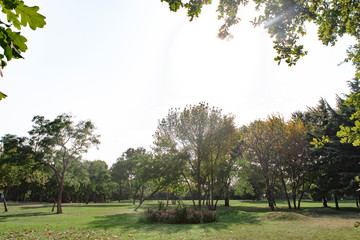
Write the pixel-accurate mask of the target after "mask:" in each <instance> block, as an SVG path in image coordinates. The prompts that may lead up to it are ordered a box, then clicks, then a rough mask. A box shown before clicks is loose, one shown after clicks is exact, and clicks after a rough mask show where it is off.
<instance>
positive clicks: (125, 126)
mask: <svg viewBox="0 0 360 240" xmlns="http://www.w3.org/2000/svg"><path fill="white" fill-rule="evenodd" d="M25 3H26V4H27V5H29V6H33V5H37V6H39V7H40V11H39V12H40V13H41V14H43V15H45V16H46V22H47V25H46V26H45V27H44V28H43V29H37V30H36V31H32V30H27V29H26V30H25V29H24V30H23V34H24V35H25V36H26V37H27V39H28V43H27V44H28V48H29V49H28V50H27V51H26V53H24V57H25V59H24V60H12V61H10V62H9V63H8V66H7V67H6V68H5V69H4V70H3V73H4V77H3V78H2V79H0V91H2V92H4V93H5V94H7V95H8V97H7V98H6V99H4V100H2V101H1V102H0V116H1V117H0V126H1V127H0V136H3V135H5V134H7V133H10V134H15V135H18V136H28V133H27V132H28V131H29V130H31V127H32V122H31V120H32V118H33V116H35V115H42V116H45V117H46V118H47V119H50V120H52V119H54V118H55V117H56V116H58V115H59V114H62V113H71V114H72V115H73V116H74V121H75V122H77V121H80V120H88V119H90V120H91V121H92V122H93V123H94V124H95V126H96V127H97V130H96V133H98V134H100V135H101V138H100V141H101V144H100V145H99V148H98V149H90V151H89V152H88V153H87V154H86V155H85V156H84V158H85V159H87V160H104V161H106V162H107V163H108V165H109V166H111V164H113V163H114V162H115V161H116V159H117V158H118V157H120V156H121V154H122V153H123V152H124V151H126V150H127V149H128V148H130V147H132V148H136V147H140V146H142V147H145V148H147V149H149V150H150V147H151V144H152V142H153V134H154V133H155V131H156V128H157V125H158V121H159V120H160V119H162V118H165V117H166V115H167V113H168V110H169V109H170V108H181V109H182V108H184V107H185V106H186V105H190V104H192V105H194V104H198V103H199V102H207V103H209V105H210V106H215V107H218V108H221V109H222V110H223V113H224V114H229V113H231V114H233V115H235V116H236V119H235V121H236V124H237V126H241V125H244V124H248V123H250V122H251V121H254V120H256V119H264V118H266V117H267V115H270V114H272V113H280V114H281V115H282V116H283V117H284V118H285V119H287V118H289V116H290V114H291V113H292V112H295V111H297V110H300V111H305V110H306V109H307V107H314V106H316V104H317V103H318V101H319V99H320V98H321V97H322V98H324V99H326V100H327V101H328V102H329V103H330V104H331V105H333V106H335V99H336V95H337V94H338V95H340V96H341V94H343V93H348V91H349V90H348V87H347V83H346V81H348V80H351V79H352V78H353V76H354V67H353V66H352V65H351V64H342V65H339V63H340V62H341V61H342V60H343V59H344V58H345V56H346V48H347V47H348V46H349V44H351V42H352V39H350V38H348V37H344V38H343V39H340V40H339V41H338V43H337V44H336V46H335V47H326V46H323V45H322V44H321V42H320V41H319V40H318V39H317V36H316V28H315V26H313V25H307V30H308V34H307V35H306V36H305V37H304V38H303V39H302V40H301V42H302V43H304V45H305V49H306V50H308V51H309V54H308V55H307V56H305V57H304V58H302V59H300V61H299V63H298V64H297V65H296V66H292V67H288V66H287V65H286V64H281V65H278V64H277V62H275V61H274V60H273V59H274V57H275V56H276V52H275V50H274V49H273V43H272V40H271V38H270V37H269V35H268V34H267V32H266V29H264V28H263V27H257V28H254V27H253V26H252V25H251V24H250V23H249V21H250V20H252V19H253V18H254V14H255V12H254V11H253V10H252V8H251V6H248V7H246V8H243V9H241V10H240V13H239V16H240V17H241V19H242V21H241V22H240V23H239V24H238V25H236V26H234V27H233V28H232V29H231V32H232V34H233V35H234V38H233V39H231V40H220V39H218V38H217V32H218V29H219V27H220V26H221V24H222V22H221V21H219V20H217V13H216V3H217V1H213V4H212V5H210V6H204V8H203V11H202V14H201V16H200V18H198V19H195V20H194V21H192V22H189V18H188V17H187V16H186V13H185V12H184V11H180V12H178V13H172V12H170V11H169V8H168V5H167V4H166V3H162V2H161V1H160V0H132V1H128V0H106V1H95V0H76V1H70V0H61V1H60V0H52V1H48V0H36V1H35V0H28V1H25Z"/></svg>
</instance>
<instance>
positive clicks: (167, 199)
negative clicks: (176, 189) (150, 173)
mask: <svg viewBox="0 0 360 240" xmlns="http://www.w3.org/2000/svg"><path fill="white" fill-rule="evenodd" d="M168 206H169V192H166V207H168Z"/></svg>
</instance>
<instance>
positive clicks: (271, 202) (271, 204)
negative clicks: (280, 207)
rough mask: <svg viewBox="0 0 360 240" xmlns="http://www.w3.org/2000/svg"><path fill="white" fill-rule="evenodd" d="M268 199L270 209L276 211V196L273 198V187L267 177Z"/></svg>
mask: <svg viewBox="0 0 360 240" xmlns="http://www.w3.org/2000/svg"><path fill="white" fill-rule="evenodd" d="M266 198H267V200H268V203H269V207H270V209H271V211H274V210H275V207H274V196H273V192H272V189H271V185H270V182H269V178H268V177H266Z"/></svg>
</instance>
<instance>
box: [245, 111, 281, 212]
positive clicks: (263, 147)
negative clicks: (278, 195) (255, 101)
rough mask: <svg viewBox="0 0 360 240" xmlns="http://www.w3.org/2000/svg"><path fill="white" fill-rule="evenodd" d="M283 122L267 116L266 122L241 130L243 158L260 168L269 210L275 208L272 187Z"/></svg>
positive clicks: (257, 121) (251, 124) (257, 122)
mask: <svg viewBox="0 0 360 240" xmlns="http://www.w3.org/2000/svg"><path fill="white" fill-rule="evenodd" d="M284 130H285V122H284V120H283V119H282V118H281V117H279V116H275V115H272V116H269V117H268V118H267V119H266V121H263V120H256V121H254V122H252V123H250V124H249V125H248V126H245V127H243V129H242V130H241V132H242V135H243V141H244V147H243V157H244V158H245V159H247V160H248V161H249V162H250V163H251V164H254V165H257V166H259V167H260V168H261V171H262V174H263V176H264V179H265V187H266V194H265V196H266V199H267V200H268V204H269V207H270V209H271V210H272V211H273V210H274V206H275V194H274V186H275V181H276V177H277V173H278V168H279V156H280V146H282V144H283V142H284V134H285V131H284Z"/></svg>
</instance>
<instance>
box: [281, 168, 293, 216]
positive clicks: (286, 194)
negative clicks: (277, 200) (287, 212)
mask: <svg viewBox="0 0 360 240" xmlns="http://www.w3.org/2000/svg"><path fill="white" fill-rule="evenodd" d="M281 183H282V185H283V188H284V192H285V196H286V200H287V204H288V207H289V209H291V204H290V199H289V194H288V193H287V189H286V184H285V181H284V178H283V176H282V171H281Z"/></svg>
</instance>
